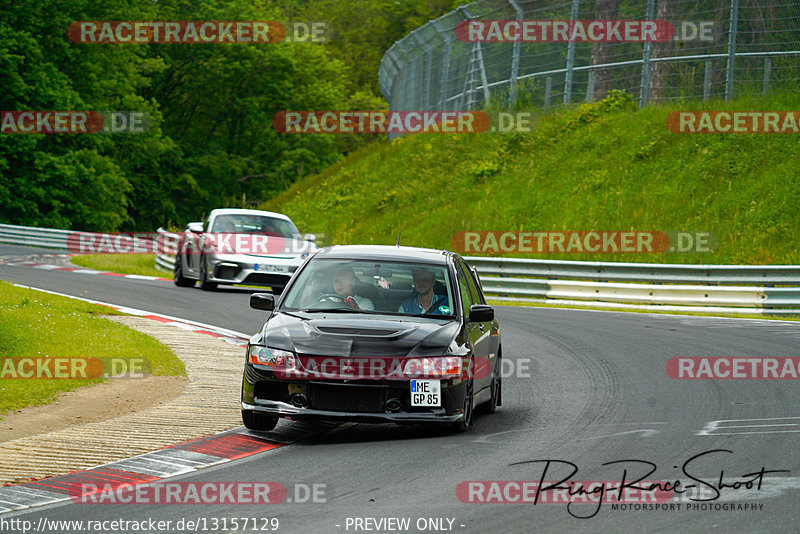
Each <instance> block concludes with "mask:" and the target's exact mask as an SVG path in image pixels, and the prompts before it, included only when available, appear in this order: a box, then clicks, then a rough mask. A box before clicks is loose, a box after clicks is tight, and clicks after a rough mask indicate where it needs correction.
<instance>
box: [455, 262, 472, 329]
mask: <svg viewBox="0 0 800 534" xmlns="http://www.w3.org/2000/svg"><path fill="white" fill-rule="evenodd" d="M458 289H459V291H461V306H462V308H463V311H464V317H469V308H470V306H472V305H473V304H474V303H475V301H474V300H473V298H472V294H471V293H470V290H469V283H468V282H467V278H466V276H465V274H464V268H463V266H462V265H461V264H460V263H459V265H458Z"/></svg>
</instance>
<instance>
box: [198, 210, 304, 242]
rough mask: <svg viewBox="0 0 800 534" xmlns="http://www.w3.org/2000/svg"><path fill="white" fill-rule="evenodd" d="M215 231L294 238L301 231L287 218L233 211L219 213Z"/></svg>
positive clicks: (214, 227)
mask: <svg viewBox="0 0 800 534" xmlns="http://www.w3.org/2000/svg"><path fill="white" fill-rule="evenodd" d="M212 231H213V232H223V233H239V234H264V235H267V236H273V237H287V238H294V237H297V236H298V235H299V231H298V230H297V228H296V227H295V225H294V224H292V222H291V221H287V220H286V219H278V218H276V217H269V216H266V215H251V214H240V213H232V214H225V215H219V216H217V217H216V218H215V219H214V226H213V228H212Z"/></svg>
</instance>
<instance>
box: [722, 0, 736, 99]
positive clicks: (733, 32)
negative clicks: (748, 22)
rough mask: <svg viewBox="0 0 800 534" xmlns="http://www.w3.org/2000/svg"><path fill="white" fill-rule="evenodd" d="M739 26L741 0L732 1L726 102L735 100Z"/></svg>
mask: <svg viewBox="0 0 800 534" xmlns="http://www.w3.org/2000/svg"><path fill="white" fill-rule="evenodd" d="M738 24H739V0H731V18H730V22H729V24H728V65H727V69H726V71H727V72H726V75H725V101H726V102H727V101H728V100H730V99H731V98H733V80H734V70H733V67H734V61H735V59H736V26H737V25H738Z"/></svg>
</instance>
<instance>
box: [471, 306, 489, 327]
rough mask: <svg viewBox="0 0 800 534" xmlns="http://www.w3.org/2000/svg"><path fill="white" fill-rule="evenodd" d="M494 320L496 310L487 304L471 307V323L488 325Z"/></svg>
mask: <svg viewBox="0 0 800 534" xmlns="http://www.w3.org/2000/svg"><path fill="white" fill-rule="evenodd" d="M492 320H494V308H492V307H491V306H489V305H487V304H473V305H472V306H470V307H469V322H471V323H488V322H489V321H492Z"/></svg>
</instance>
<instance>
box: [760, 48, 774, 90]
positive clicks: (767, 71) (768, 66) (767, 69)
mask: <svg viewBox="0 0 800 534" xmlns="http://www.w3.org/2000/svg"><path fill="white" fill-rule="evenodd" d="M771 74H772V58H771V57H769V56H767V57H765V58H764V84H763V85H762V86H761V92H762V93H764V94H767V93H768V92H769V78H770V75H771Z"/></svg>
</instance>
